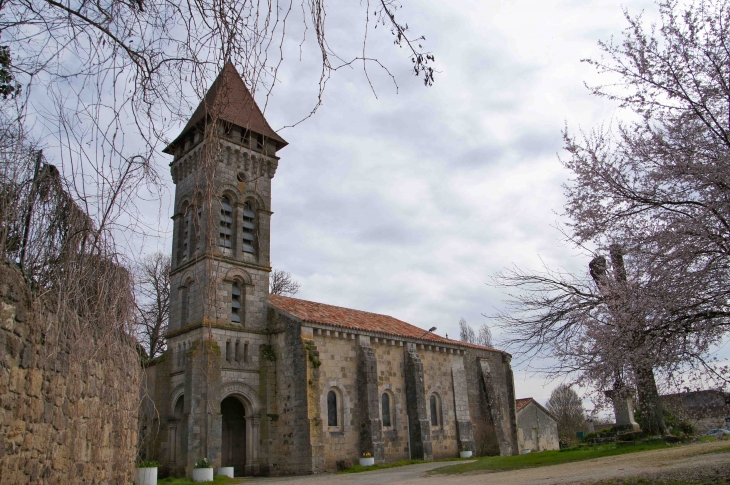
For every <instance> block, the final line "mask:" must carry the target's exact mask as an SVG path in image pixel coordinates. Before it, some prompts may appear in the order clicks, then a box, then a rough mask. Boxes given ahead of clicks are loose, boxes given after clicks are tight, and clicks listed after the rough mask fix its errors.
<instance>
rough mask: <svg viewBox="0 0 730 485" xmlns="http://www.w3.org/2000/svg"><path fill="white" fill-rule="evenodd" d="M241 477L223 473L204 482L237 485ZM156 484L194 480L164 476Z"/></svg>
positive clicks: (185, 484)
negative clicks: (210, 480)
mask: <svg viewBox="0 0 730 485" xmlns="http://www.w3.org/2000/svg"><path fill="white" fill-rule="evenodd" d="M241 480H242V479H241V478H228V477H224V476H223V475H216V476H214V477H213V481H212V482H206V483H214V484H216V485H238V484H239V483H241ZM157 483H158V485H189V484H192V483H196V482H194V481H193V480H192V479H190V478H172V477H169V478H165V479H162V480H157Z"/></svg>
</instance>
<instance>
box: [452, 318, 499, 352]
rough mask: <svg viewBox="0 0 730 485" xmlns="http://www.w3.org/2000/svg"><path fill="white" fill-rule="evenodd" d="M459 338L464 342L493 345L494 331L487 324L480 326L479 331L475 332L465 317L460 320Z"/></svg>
mask: <svg viewBox="0 0 730 485" xmlns="http://www.w3.org/2000/svg"><path fill="white" fill-rule="evenodd" d="M459 339H460V340H461V341H462V342H469V343H470V344H475V345H481V346H483V347H492V331H491V330H489V326H487V324H486V323H485V324H483V325H482V326H481V327H479V332H478V333H477V332H475V331H474V329H473V328H471V325H469V324H468V323H467V322H466V320H465V319H464V318H462V319H461V320H459Z"/></svg>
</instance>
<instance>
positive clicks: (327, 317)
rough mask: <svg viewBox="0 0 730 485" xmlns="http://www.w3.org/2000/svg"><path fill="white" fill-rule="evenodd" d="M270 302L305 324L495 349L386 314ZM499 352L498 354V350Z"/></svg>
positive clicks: (306, 303) (271, 298)
mask: <svg viewBox="0 0 730 485" xmlns="http://www.w3.org/2000/svg"><path fill="white" fill-rule="evenodd" d="M269 303H271V305H273V306H275V307H276V308H279V309H280V310H283V311H285V312H287V313H290V314H291V315H294V316H295V317H297V318H299V319H300V320H302V321H304V322H309V323H319V324H323V325H332V326H336V327H342V328H348V329H353V330H364V331H369V332H376V333H383V334H387V335H393V336H395V337H406V338H412V339H420V340H430V341H433V343H434V344H439V343H440V344H444V345H453V346H457V347H469V348H474V349H480V350H492V351H494V350H496V349H492V348H489V347H482V346H480V345H474V344H469V343H466V342H462V341H460V340H452V339H447V338H444V337H441V336H439V335H436V334H433V333H429V332H427V331H426V330H424V329H422V328H420V327H416V326H415V325H411V324H410V323H406V322H404V321H402V320H398V319H397V318H393V317H391V316H389V315H381V314H379V313H370V312H364V311H361V310H353V309H351V308H343V307H338V306H333V305H326V304H324V303H317V302H313V301H307V300H300V299H298V298H291V297H288V296H279V295H270V296H269ZM498 352H501V351H498Z"/></svg>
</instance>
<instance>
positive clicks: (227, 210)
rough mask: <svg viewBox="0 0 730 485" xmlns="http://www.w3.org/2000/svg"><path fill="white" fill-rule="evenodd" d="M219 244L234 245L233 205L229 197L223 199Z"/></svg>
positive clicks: (228, 246) (227, 246) (224, 245)
mask: <svg viewBox="0 0 730 485" xmlns="http://www.w3.org/2000/svg"><path fill="white" fill-rule="evenodd" d="M219 232H220V237H219V242H218V245H219V246H223V247H224V248H230V247H232V246H233V207H232V206H231V201H230V200H229V199H228V197H223V198H222V199H221V220H220V230H219Z"/></svg>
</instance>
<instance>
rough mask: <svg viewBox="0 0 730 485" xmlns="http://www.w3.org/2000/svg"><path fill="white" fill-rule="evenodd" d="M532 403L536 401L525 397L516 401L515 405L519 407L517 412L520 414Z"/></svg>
mask: <svg viewBox="0 0 730 485" xmlns="http://www.w3.org/2000/svg"><path fill="white" fill-rule="evenodd" d="M532 401H534V399H532V398H531V397H523V398H521V399H516V400H515V403H516V405H517V411H516V412H518V413H519V412H520V411H521V410H522V408H524V407H525V406H527V405H528V404H530V403H531V402H532Z"/></svg>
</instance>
